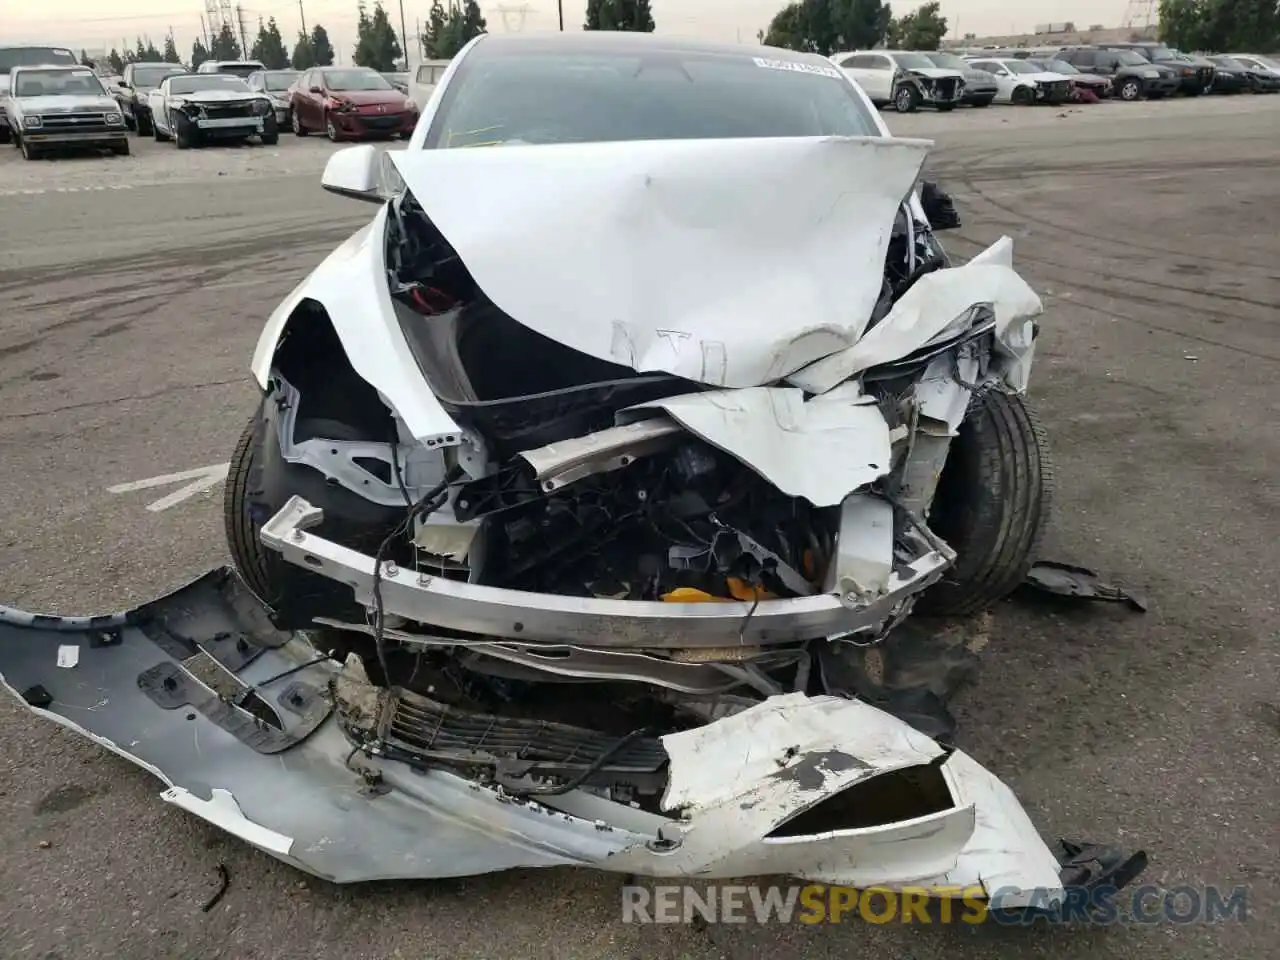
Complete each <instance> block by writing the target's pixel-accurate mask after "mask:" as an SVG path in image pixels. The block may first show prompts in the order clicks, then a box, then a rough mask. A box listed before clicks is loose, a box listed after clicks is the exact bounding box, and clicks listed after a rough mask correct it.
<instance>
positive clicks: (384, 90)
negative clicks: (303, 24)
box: [290, 67, 418, 142]
mask: <svg viewBox="0 0 1280 960" xmlns="http://www.w3.org/2000/svg"><path fill="white" fill-rule="evenodd" d="M290 101H291V106H292V107H293V132H294V133H296V134H297V135H298V136H300V137H305V136H306V135H307V134H308V133H311V132H313V131H314V132H317V133H318V132H319V131H321V130H323V131H324V133H325V135H326V136H327V137H328V138H329V139H330V140H333V141H335V142H337V141H338V140H360V139H363V138H365V137H395V136H399V137H400V138H401V139H403V140H408V139H409V137H410V136H411V135H412V133H413V128H414V127H415V126H417V123H418V105H417V104H416V103H414V102H413V101H412V100H410V99H409V98H408V97H406V96H405V95H404V94H403V93H401V92H400V91H399V90H397V89H396V88H395V87H393V86H392V85H391V84H389V83H388V82H387V81H386V78H384V77H383V76H382V74H380V73H378V72H377V71H376V70H371V69H369V68H368V67H316V68H314V69H311V70H308V71H307V72H306V73H304V74H303V75H302V76H301V77H299V78H298V82H297V83H295V84H294V86H293V92H292V95H291V97H290Z"/></svg>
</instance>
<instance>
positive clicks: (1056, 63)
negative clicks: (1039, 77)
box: [1034, 60, 1080, 76]
mask: <svg viewBox="0 0 1280 960" xmlns="http://www.w3.org/2000/svg"><path fill="white" fill-rule="evenodd" d="M1034 62H1035V63H1038V64H1040V66H1042V67H1043V68H1044V69H1045V70H1048V71H1049V72H1050V73H1061V74H1066V75H1067V76H1074V75H1075V74H1077V73H1079V72H1080V71H1079V70H1077V69H1076V68H1075V67H1073V66H1072V65H1071V64H1069V63H1067V61H1065V60H1036V61H1034Z"/></svg>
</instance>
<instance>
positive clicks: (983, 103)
mask: <svg viewBox="0 0 1280 960" xmlns="http://www.w3.org/2000/svg"><path fill="white" fill-rule="evenodd" d="M994 99H995V97H983V98H982V99H981V100H975V101H973V105H974V106H975V107H989V106H991V101H992V100H994Z"/></svg>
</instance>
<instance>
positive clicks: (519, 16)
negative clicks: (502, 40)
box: [495, 3, 532, 33]
mask: <svg viewBox="0 0 1280 960" xmlns="http://www.w3.org/2000/svg"><path fill="white" fill-rule="evenodd" d="M495 9H497V11H498V13H500V14H501V15H502V29H503V30H504V31H506V32H507V33H511V32H512V30H514V31H515V32H516V33H520V32H521V31H523V30H524V21H525V19H526V18H527V17H528V16H529V14H530V13H531V12H532V7H530V6H529V4H527V3H521V4H506V3H504V4H500V5H499V6H498V7H496V8H495ZM513 23H514V24H515V26H514V27H512V24H513Z"/></svg>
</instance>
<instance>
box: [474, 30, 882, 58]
mask: <svg viewBox="0 0 1280 960" xmlns="http://www.w3.org/2000/svg"><path fill="white" fill-rule="evenodd" d="M476 45H477V47H484V48H485V49H486V51H487V52H488V53H489V54H490V55H492V54H494V53H498V52H500V51H502V52H505V51H510V52H512V53H517V52H519V51H520V50H537V49H539V48H542V49H551V50H564V51H573V52H577V51H581V52H583V53H589V52H591V51H599V52H601V53H614V54H621V55H624V56H625V55H627V54H634V55H643V54H645V53H652V52H666V53H690V54H699V53H702V54H724V55H726V56H735V57H741V56H757V57H765V58H768V59H770V60H791V61H795V62H797V63H820V64H824V65H826V66H830V65H831V64H830V62H829V61H828V59H827V58H826V57H824V56H822V55H821V54H817V53H803V52H800V51H796V50H786V49H783V48H782V47H767V46H760V45H756V44H750V45H747V44H741V43H715V42H711V41H706V40H692V39H687V38H685V37H673V36H668V35H666V34H655V33H623V32H620V31H609V30H582V31H575V32H566V33H559V32H555V31H547V32H546V33H514V32H513V33H483V34H481V35H480V37H479V39H477V40H476ZM849 52H858V51H849ZM862 52H867V53H880V52H882V51H879V50H874V51H862Z"/></svg>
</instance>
